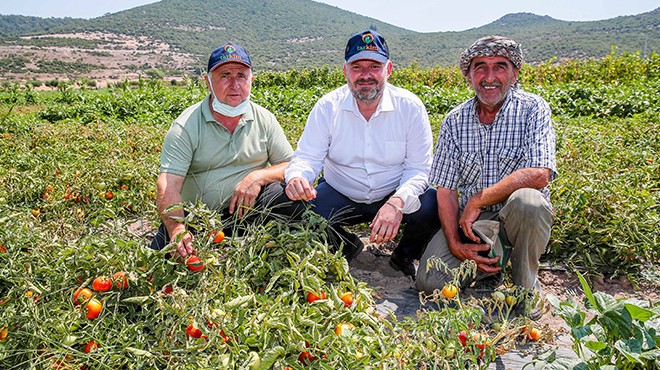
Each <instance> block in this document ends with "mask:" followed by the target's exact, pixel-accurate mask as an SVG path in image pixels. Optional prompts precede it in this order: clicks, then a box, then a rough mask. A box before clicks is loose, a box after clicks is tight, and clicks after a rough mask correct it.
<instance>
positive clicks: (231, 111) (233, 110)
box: [209, 74, 250, 118]
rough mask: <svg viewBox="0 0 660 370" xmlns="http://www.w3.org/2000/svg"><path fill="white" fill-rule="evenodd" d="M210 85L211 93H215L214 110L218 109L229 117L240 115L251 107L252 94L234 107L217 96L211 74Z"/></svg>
mask: <svg viewBox="0 0 660 370" xmlns="http://www.w3.org/2000/svg"><path fill="white" fill-rule="evenodd" d="M209 86H210V87H211V95H213V102H211V107H213V110H214V111H216V112H217V113H220V114H222V115H223V116H227V117H232V118H233V117H238V116H241V115H243V114H245V112H247V110H248V109H249V108H250V96H249V95H248V97H247V99H245V100H243V102H242V103H241V104H239V105H237V106H235V107H232V106H231V105H227V104H225V103H222V102H221V101H220V100H218V98H216V97H215V92H213V83H212V82H211V75H210V74H209Z"/></svg>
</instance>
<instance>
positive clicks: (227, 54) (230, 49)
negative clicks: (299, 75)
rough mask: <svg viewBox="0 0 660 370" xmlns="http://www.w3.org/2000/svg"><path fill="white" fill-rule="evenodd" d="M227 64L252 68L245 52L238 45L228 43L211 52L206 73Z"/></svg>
mask: <svg viewBox="0 0 660 370" xmlns="http://www.w3.org/2000/svg"><path fill="white" fill-rule="evenodd" d="M229 62H234V63H241V64H244V65H246V66H248V67H249V68H252V62H251V61H250V56H249V55H248V53H247V51H245V49H243V48H242V47H241V46H240V45H236V44H234V43H233V42H228V43H226V44H224V45H222V46H220V47H218V48H217V49H215V50H213V52H212V53H211V57H210V58H209V65H208V68H207V70H206V71H207V72H211V71H212V70H213V69H215V68H216V67H218V66H219V65H221V64H223V63H229Z"/></svg>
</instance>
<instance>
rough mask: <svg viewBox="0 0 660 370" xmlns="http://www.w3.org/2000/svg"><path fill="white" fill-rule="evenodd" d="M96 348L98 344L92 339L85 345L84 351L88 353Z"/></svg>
mask: <svg viewBox="0 0 660 370" xmlns="http://www.w3.org/2000/svg"><path fill="white" fill-rule="evenodd" d="M97 348H99V345H98V344H97V343H96V342H95V341H94V340H93V339H92V340H90V341H89V343H87V345H86V346H85V353H90V352H92V351H93V350H95V349H97Z"/></svg>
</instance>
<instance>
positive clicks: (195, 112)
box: [160, 94, 293, 210]
mask: <svg viewBox="0 0 660 370" xmlns="http://www.w3.org/2000/svg"><path fill="white" fill-rule="evenodd" d="M209 97H210V94H209V95H207V97H206V98H204V100H202V101H201V102H199V103H197V104H195V105H193V106H191V107H189V108H188V109H186V110H185V111H184V112H183V113H181V115H180V116H179V117H178V118H177V119H176V120H174V122H173V123H172V126H171V127H170V129H169V130H168V132H167V135H166V136H165V143H164V144H163V151H162V153H161V158H160V172H161V173H171V174H174V175H178V176H185V180H184V183H183V190H182V191H181V197H182V199H183V201H184V202H193V203H195V202H196V201H197V200H201V201H202V202H203V203H204V204H206V205H207V206H208V207H209V208H211V209H216V210H220V209H223V208H226V207H228V206H229V201H230V200H231V197H232V195H233V192H234V188H235V187H236V185H237V184H238V183H239V182H240V181H241V180H242V179H243V178H244V177H245V176H247V174H249V173H250V172H252V171H255V170H259V169H262V168H265V167H268V166H270V165H275V164H279V163H282V162H288V161H289V160H291V157H292V156H293V148H291V144H289V141H288V140H287V139H286V137H285V135H284V131H283V130H282V127H281V126H280V124H279V122H277V118H275V116H274V115H273V114H272V113H271V112H269V111H268V110H266V109H265V108H263V107H261V106H259V105H257V104H255V103H253V102H250V109H248V111H247V112H246V113H245V114H244V115H243V117H242V118H241V120H240V122H239V123H238V126H237V127H236V129H235V130H234V133H233V134H231V133H229V130H227V129H226V128H225V127H224V126H222V125H221V124H219V123H218V122H217V121H216V120H215V119H214V118H213V114H212V113H211V109H210V108H209Z"/></svg>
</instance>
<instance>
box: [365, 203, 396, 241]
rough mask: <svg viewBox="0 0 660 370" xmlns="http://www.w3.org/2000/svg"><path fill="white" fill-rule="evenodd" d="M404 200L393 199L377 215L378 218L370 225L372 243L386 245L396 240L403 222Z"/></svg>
mask: <svg viewBox="0 0 660 370" xmlns="http://www.w3.org/2000/svg"><path fill="white" fill-rule="evenodd" d="M402 208H403V199H401V198H399V197H392V198H390V200H388V201H387V202H386V203H385V204H383V206H382V207H380V209H379V210H378V213H376V217H374V220H373V221H372V222H371V224H370V225H369V226H370V227H371V235H369V241H370V242H371V243H379V244H380V243H385V242H388V241H390V240H392V239H394V238H395V237H396V235H397V233H398V232H399V226H401V220H403V210H402Z"/></svg>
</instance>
